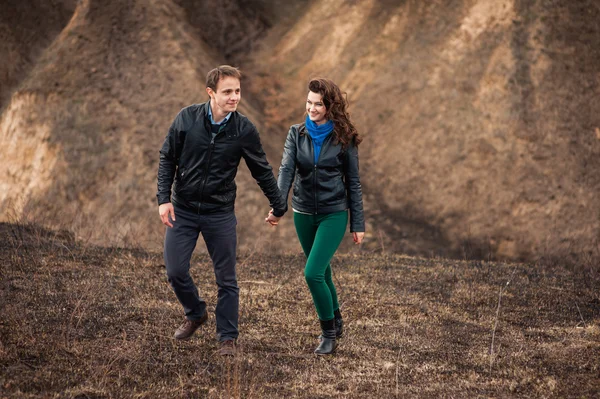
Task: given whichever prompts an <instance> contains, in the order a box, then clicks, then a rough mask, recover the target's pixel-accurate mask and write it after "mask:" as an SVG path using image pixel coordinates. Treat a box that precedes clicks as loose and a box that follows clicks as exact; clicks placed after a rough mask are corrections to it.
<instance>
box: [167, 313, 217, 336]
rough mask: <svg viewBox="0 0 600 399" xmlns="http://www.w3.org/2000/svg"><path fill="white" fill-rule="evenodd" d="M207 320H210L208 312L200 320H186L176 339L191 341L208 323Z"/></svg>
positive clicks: (177, 331)
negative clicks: (198, 330)
mask: <svg viewBox="0 0 600 399" xmlns="http://www.w3.org/2000/svg"><path fill="white" fill-rule="evenodd" d="M206 320H208V312H204V316H202V318H201V319H200V320H188V319H185V321H184V322H183V324H182V325H180V326H179V328H177V330H176V331H175V335H174V336H173V337H174V338H175V339H189V338H190V337H191V336H192V335H194V333H195V332H196V330H197V329H198V328H200V326H201V325H202V324H204V323H206Z"/></svg>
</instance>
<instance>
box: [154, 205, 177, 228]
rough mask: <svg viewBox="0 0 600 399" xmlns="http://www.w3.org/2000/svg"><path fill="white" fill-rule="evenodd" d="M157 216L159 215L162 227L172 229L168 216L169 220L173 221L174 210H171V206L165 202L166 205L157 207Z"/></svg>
mask: <svg viewBox="0 0 600 399" xmlns="http://www.w3.org/2000/svg"><path fill="white" fill-rule="evenodd" d="M158 214H159V215H160V220H161V221H162V222H163V224H164V225H167V226H169V227H173V223H171V221H170V220H169V216H171V220H173V221H175V208H173V204H171V203H170V202H167V203H166V204H160V205H159V206H158Z"/></svg>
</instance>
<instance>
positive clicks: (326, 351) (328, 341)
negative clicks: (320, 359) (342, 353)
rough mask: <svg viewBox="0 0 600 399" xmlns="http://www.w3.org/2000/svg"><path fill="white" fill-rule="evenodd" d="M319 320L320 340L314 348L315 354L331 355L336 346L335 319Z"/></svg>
mask: <svg viewBox="0 0 600 399" xmlns="http://www.w3.org/2000/svg"><path fill="white" fill-rule="evenodd" d="M319 321H320V322H321V342H320V343H319V346H318V347H317V349H315V353H316V354H317V355H331V354H332V353H333V352H334V351H335V348H336V344H335V319H331V320H319Z"/></svg>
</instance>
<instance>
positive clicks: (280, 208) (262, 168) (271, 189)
mask: <svg viewBox="0 0 600 399" xmlns="http://www.w3.org/2000/svg"><path fill="white" fill-rule="evenodd" d="M250 130H251V131H250V134H249V135H248V137H247V139H246V140H244V145H243V147H242V157H244V160H245V161H246V165H248V169H250V173H251V174H252V177H253V178H254V179H255V180H256V182H257V183H258V185H259V186H260V188H261V190H262V191H263V193H264V194H265V196H266V197H267V198H268V199H269V204H270V206H271V208H273V215H275V216H277V217H281V216H283V215H284V214H285V212H286V211H287V203H285V202H283V198H282V196H281V194H280V193H279V189H278V188H277V180H275V176H273V168H271V165H269V162H268V161H267V156H266V154H265V151H264V150H263V147H262V144H261V142H260V136H259V135H258V131H257V130H256V128H255V127H254V126H251V127H250Z"/></svg>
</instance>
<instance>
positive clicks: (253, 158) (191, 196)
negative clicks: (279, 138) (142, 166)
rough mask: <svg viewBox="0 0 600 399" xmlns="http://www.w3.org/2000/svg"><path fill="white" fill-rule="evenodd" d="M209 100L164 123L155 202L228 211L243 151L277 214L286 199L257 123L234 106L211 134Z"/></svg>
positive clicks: (200, 209)
mask: <svg viewBox="0 0 600 399" xmlns="http://www.w3.org/2000/svg"><path fill="white" fill-rule="evenodd" d="M208 106H209V103H208V102H207V103H204V104H194V105H190V106H189V107H186V108H184V109H182V110H181V111H180V112H179V114H178V115H177V117H176V118H175V120H174V121H173V124H172V125H171V127H170V128H169V133H168V134H167V137H166V138H165V141H164V143H163V146H162V148H161V150H160V162H159V165H158V192H157V194H156V197H157V199H158V204H159V205H160V204H164V203H167V202H172V203H173V204H174V205H175V206H178V207H181V208H184V209H187V210H190V211H192V212H196V213H202V214H206V213H217V212H224V211H233V209H234V202H235V196H236V184H235V176H236V173H237V170H238V166H239V164H240V159H241V158H242V157H243V158H244V160H245V161H246V164H247V165H248V169H250V173H251V174H252V177H254V179H256V181H257V183H258V185H259V186H260V188H261V189H262V191H263V192H264V193H265V195H266V196H267V198H268V199H269V202H270V205H271V208H273V214H274V215H275V216H282V215H283V214H284V213H285V211H286V210H287V204H286V203H285V202H284V200H283V198H282V196H281V195H280V193H279V190H278V188H277V181H276V180H275V177H274V176H273V170H272V168H271V166H270V165H269V163H268V162H267V157H266V155H265V152H264V151H263V148H262V145H261V143H260V138H259V135H258V131H257V130H256V127H255V126H254V125H253V124H252V122H250V121H249V120H248V118H246V117H245V116H244V115H242V114H240V113H239V112H233V113H232V114H231V117H230V118H229V120H228V121H227V123H226V124H225V125H224V126H223V127H222V128H221V129H220V130H219V133H218V134H217V135H216V136H215V138H214V139H213V138H212V133H211V124H210V119H209V117H208ZM173 180H174V181H175V185H174V186H173ZM171 186H173V195H172V197H171Z"/></svg>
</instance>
